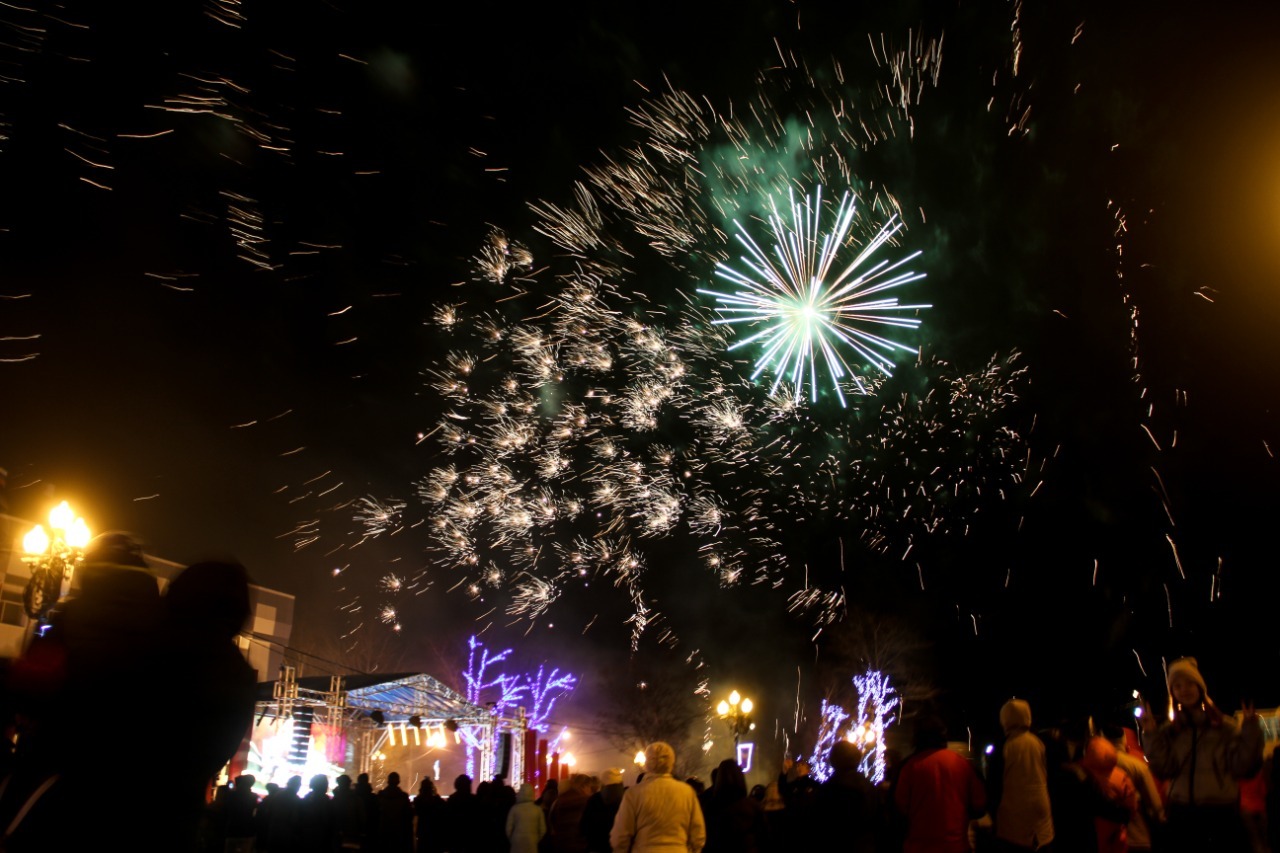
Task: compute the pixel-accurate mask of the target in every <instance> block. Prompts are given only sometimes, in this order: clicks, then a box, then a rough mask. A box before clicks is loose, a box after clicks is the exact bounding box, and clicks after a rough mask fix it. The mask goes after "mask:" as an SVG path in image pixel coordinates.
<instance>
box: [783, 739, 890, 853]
mask: <svg viewBox="0 0 1280 853" xmlns="http://www.w3.org/2000/svg"><path fill="white" fill-rule="evenodd" d="M827 761H828V762H829V763H830V764H831V778H829V779H828V780H827V781H826V782H823V783H822V784H821V785H819V786H818V790H817V791H816V792H815V794H814V798H813V818H814V830H815V832H816V834H817V835H816V838H817V843H816V844H815V845H814V846H813V847H812V848H810V849H814V850H835V849H837V848H839V849H841V850H848V851H854V853H871V851H874V850H875V847H876V838H877V836H878V834H879V832H880V828H881V827H880V819H881V810H880V806H879V798H878V796H877V793H876V789H875V787H874V786H873V785H872V784H871V782H870V781H869V780H868V779H867V777H865V776H863V775H862V774H861V773H860V772H859V771H858V765H859V764H860V763H861V762H862V753H861V752H859V751H858V748H857V747H856V746H854V745H853V744H851V743H849V742H848V741H847V740H842V741H839V742H838V743H837V744H836V745H835V746H833V747H832V748H831V754H830V757H829V758H828V759H827ZM795 828H796V827H795V825H794V824H793V829H795Z"/></svg>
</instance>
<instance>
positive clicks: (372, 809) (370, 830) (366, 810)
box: [355, 773, 378, 850]
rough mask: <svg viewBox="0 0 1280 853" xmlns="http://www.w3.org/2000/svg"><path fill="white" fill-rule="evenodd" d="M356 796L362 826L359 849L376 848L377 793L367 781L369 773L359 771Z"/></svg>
mask: <svg viewBox="0 0 1280 853" xmlns="http://www.w3.org/2000/svg"><path fill="white" fill-rule="evenodd" d="M355 793H356V798H357V799H359V800H360V805H361V806H362V807H363V808H362V809H361V813H362V818H363V820H364V826H363V828H362V829H361V834H360V849H361V850H376V849H377V847H378V795H377V793H376V792H375V791H374V790H373V785H372V784H370V782H369V774H368V773H361V774H360V775H359V776H357V777H356V785H355Z"/></svg>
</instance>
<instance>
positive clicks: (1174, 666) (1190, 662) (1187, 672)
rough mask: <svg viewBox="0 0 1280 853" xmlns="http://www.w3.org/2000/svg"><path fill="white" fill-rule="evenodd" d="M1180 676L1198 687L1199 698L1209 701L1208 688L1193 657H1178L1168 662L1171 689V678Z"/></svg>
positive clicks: (1170, 687) (1171, 687)
mask: <svg viewBox="0 0 1280 853" xmlns="http://www.w3.org/2000/svg"><path fill="white" fill-rule="evenodd" d="M1177 676H1181V677H1183V678H1185V679H1187V680H1188V681H1190V682H1192V683H1194V684H1196V685H1197V686H1198V687H1199V688H1200V698H1201V699H1203V700H1204V701H1206V702H1207V701H1209V688H1207V687H1205V684H1204V676H1203V675H1201V674H1200V665H1199V664H1198V663H1196V659H1195V658H1190V657H1188V658H1178V659H1177V660H1175V661H1174V662H1173V663H1171V664H1169V678H1168V682H1167V683H1168V684H1169V689H1170V690H1172V689H1173V679H1174V678H1175V677H1177Z"/></svg>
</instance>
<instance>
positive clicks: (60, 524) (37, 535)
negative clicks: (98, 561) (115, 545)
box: [22, 501, 90, 619]
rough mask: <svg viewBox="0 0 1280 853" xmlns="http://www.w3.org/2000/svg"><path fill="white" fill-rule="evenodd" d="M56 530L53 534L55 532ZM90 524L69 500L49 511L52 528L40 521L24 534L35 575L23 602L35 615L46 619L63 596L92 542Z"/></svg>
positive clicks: (34, 617)
mask: <svg viewBox="0 0 1280 853" xmlns="http://www.w3.org/2000/svg"><path fill="white" fill-rule="evenodd" d="M51 534H52V535H51ZM89 538H90V535H89V526H88V525H87V524H85V521H84V519H83V518H80V517H79V516H77V515H76V514H75V513H74V512H73V511H72V510H71V507H70V506H69V505H68V504H67V502H66V501H63V502H62V503H60V504H58V505H57V506H56V507H54V508H53V509H52V510H50V512H49V531H48V532H46V531H45V529H44V527H43V526H41V525H39V524H37V525H36V526H35V527H33V528H31V529H30V530H29V531H27V535H26V536H23V537H22V550H23V551H25V552H26V554H25V555H24V556H23V558H22V559H23V560H25V561H26V562H27V563H28V564H29V565H30V566H31V579H30V580H28V581H27V586H26V589H25V590H23V593H22V605H23V609H24V610H25V611H26V613H27V616H28V617H30V618H31V619H44V618H45V617H46V616H48V615H49V610H50V609H51V608H52V607H53V605H54V604H56V603H57V602H58V599H59V598H61V597H62V595H63V593H64V592H65V591H66V588H67V586H68V585H69V584H70V583H71V577H72V575H74V574H75V570H76V567H77V566H79V565H80V561H81V560H82V559H84V546H86V545H88V544H89Z"/></svg>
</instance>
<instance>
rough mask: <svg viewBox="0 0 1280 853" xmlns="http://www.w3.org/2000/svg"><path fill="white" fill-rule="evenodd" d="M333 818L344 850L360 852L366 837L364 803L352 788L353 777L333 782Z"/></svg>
mask: <svg viewBox="0 0 1280 853" xmlns="http://www.w3.org/2000/svg"><path fill="white" fill-rule="evenodd" d="M333 816H334V820H335V821H336V822H337V824H338V838H339V839H340V840H341V842H342V847H343V849H346V850H359V849H360V843H361V839H362V838H363V836H364V803H362V802H360V798H359V797H358V796H356V792H355V790H354V789H352V787H351V777H350V776H348V775H347V774H345V773H344V774H342V775H341V776H339V777H338V778H337V779H335V780H334V781H333Z"/></svg>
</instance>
